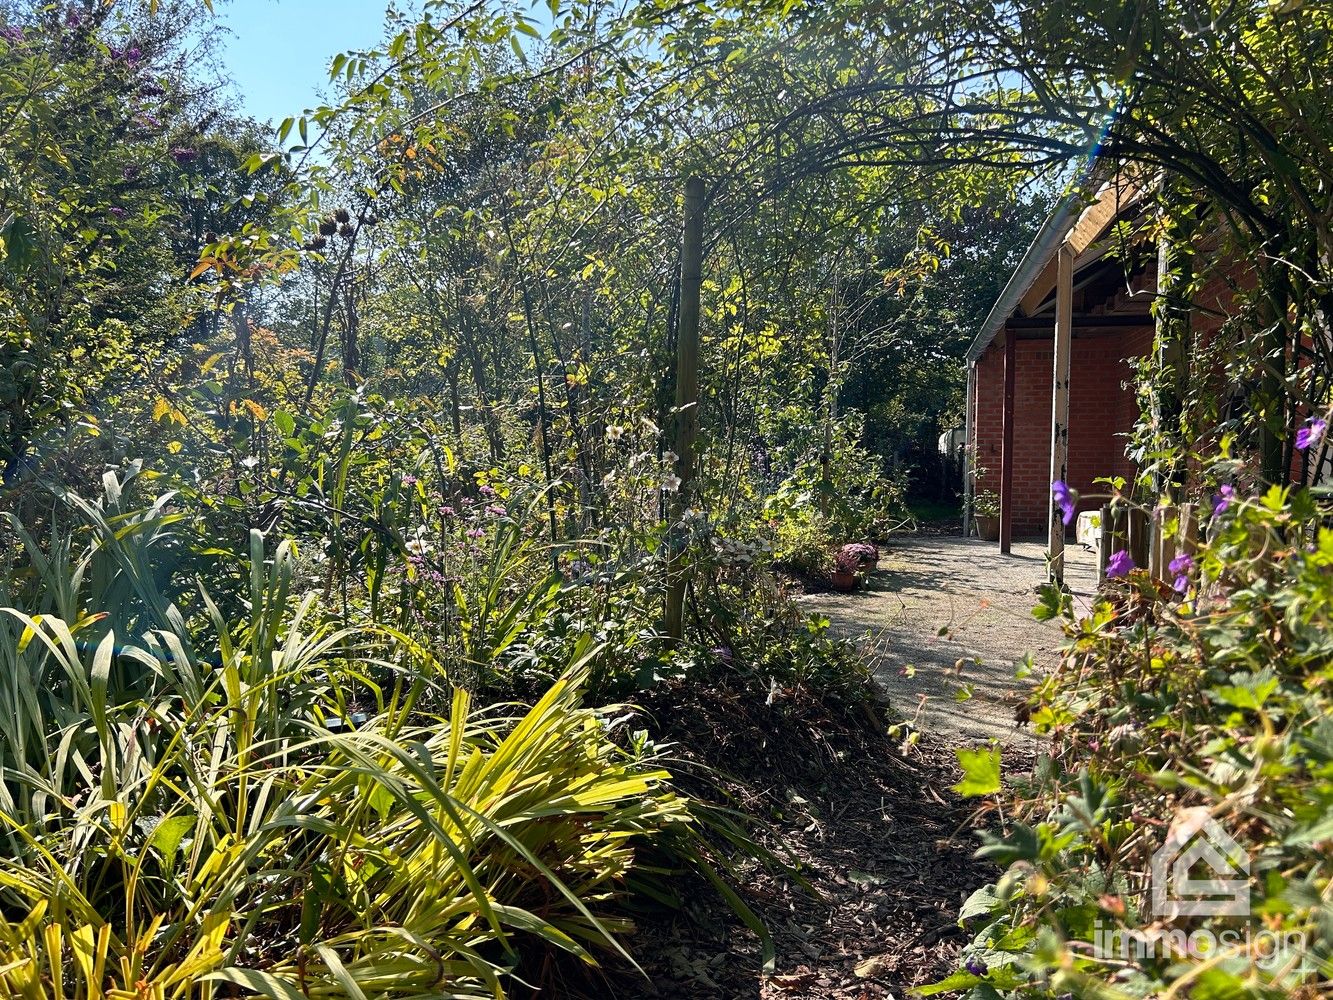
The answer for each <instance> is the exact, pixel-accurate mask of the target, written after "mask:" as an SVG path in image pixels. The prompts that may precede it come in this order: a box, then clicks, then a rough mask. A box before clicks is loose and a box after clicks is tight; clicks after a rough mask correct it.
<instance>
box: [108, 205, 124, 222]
mask: <svg viewBox="0 0 1333 1000" xmlns="http://www.w3.org/2000/svg"><path fill="white" fill-rule="evenodd" d="M107 211H108V212H109V213H110V214H111V218H113V219H123V218H125V209H123V208H121V207H120V206H119V205H112V206H111V207H110V208H109V209H107Z"/></svg>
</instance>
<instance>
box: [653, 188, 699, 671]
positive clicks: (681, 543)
mask: <svg viewBox="0 0 1333 1000" xmlns="http://www.w3.org/2000/svg"><path fill="white" fill-rule="evenodd" d="M703 257H704V182H703V178H701V177H691V178H690V179H689V180H687V181H686V182H685V233H684V236H683V238H682V240H681V248H680V310H679V312H678V313H677V321H676V407H675V413H674V425H675V426H674V431H675V433H674V435H673V450H674V451H675V453H676V476H677V477H678V478H679V479H680V485H679V487H678V488H677V490H676V494H675V499H674V501H673V502H672V503H671V504H670V505H669V515H668V516H669V518H670V525H669V527H668V540H667V546H668V548H667V594H666V616H665V621H664V622H663V627H662V631H663V632H664V633H665V634H666V637H667V641H668V642H669V643H670V644H671V645H673V646H674V645H675V644H676V643H678V642H680V640H681V639H682V638H683V637H684V635H685V584H686V579H685V566H684V560H683V558H682V557H683V554H684V550H685V545H686V537H685V526H684V524H683V521H684V519H685V512H686V510H688V509H689V497H690V491H691V487H692V486H693V484H694V439H695V437H696V436H697V434H698V432H699V289H700V286H701V284H702V280H703Z"/></svg>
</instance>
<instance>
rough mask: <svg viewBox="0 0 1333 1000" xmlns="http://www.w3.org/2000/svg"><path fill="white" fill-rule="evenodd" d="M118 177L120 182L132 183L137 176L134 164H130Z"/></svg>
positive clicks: (137, 172) (137, 171) (137, 170)
mask: <svg viewBox="0 0 1333 1000" xmlns="http://www.w3.org/2000/svg"><path fill="white" fill-rule="evenodd" d="M120 176H121V179H122V180H127V181H132V180H134V179H135V178H137V177H138V176H139V168H138V167H137V166H135V165H134V164H130V165H129V166H128V167H126V168H125V169H124V170H122V171H121V172H120Z"/></svg>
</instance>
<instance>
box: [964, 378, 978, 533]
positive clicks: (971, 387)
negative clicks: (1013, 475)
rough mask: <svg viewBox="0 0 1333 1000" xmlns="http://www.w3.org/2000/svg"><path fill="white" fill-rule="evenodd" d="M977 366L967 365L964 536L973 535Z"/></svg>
mask: <svg viewBox="0 0 1333 1000" xmlns="http://www.w3.org/2000/svg"><path fill="white" fill-rule="evenodd" d="M976 394H977V366H976V364H975V363H970V364H968V366H967V399H966V401H965V402H964V403H963V537H964V538H970V537H971V536H972V498H973V496H974V494H975V493H976V488H977V487H976V483H975V482H974V481H973V470H974V468H975V466H976V462H975V461H974V455H973V449H972V435H973V433H974V423H973V421H974V420H975V419H976V418H975V416H974V415H973V414H974V413H975V412H976V405H977V401H976Z"/></svg>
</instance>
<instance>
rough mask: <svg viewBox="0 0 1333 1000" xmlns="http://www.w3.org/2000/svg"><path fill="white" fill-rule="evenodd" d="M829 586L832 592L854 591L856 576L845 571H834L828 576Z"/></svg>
mask: <svg viewBox="0 0 1333 1000" xmlns="http://www.w3.org/2000/svg"><path fill="white" fill-rule="evenodd" d="M829 586H831V587H832V588H833V589H834V590H841V591H844V592H846V591H852V590H855V589H856V574H855V573H849V572H847V571H846V570H842V569H835V570H834V571H833V572H832V573H831V574H830V575H829Z"/></svg>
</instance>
